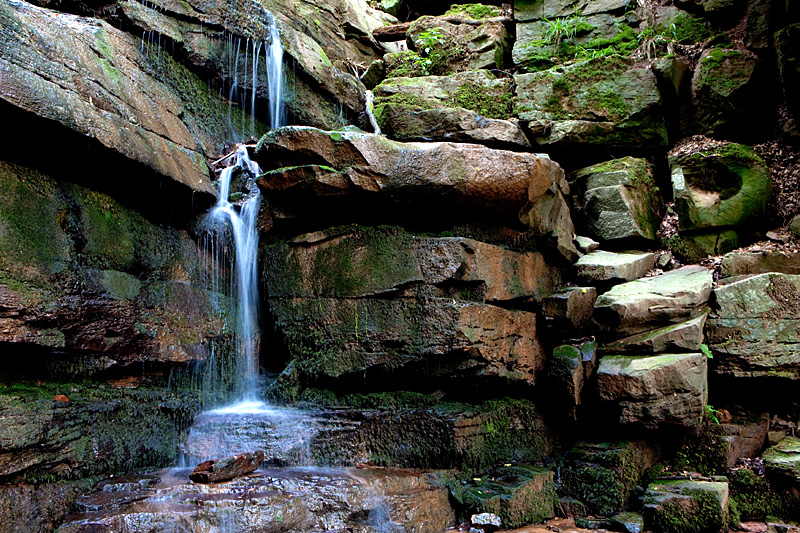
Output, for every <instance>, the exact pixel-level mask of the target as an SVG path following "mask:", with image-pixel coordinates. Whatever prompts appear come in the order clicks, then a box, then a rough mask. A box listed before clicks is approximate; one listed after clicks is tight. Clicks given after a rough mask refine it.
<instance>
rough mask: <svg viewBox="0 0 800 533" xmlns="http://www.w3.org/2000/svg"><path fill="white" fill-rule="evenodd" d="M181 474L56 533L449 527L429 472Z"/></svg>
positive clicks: (441, 492)
mask: <svg viewBox="0 0 800 533" xmlns="http://www.w3.org/2000/svg"><path fill="white" fill-rule="evenodd" d="M188 474H189V472H188V471H187V470H180V469H174V470H168V471H162V472H159V473H158V474H157V475H158V477H159V478H160V481H159V482H158V483H156V484H155V485H152V486H149V487H140V488H138V489H137V490H135V491H134V493H133V494H134V495H131V494H130V493H129V492H127V491H120V492H111V493H108V494H110V495H111V496H112V497H110V498H108V500H107V501H106V503H105V504H104V505H102V506H99V507H98V508H96V509H95V510H93V511H87V512H83V513H80V514H75V515H72V516H70V517H69V518H68V519H67V521H66V523H65V524H64V525H62V526H61V528H60V529H59V531H60V532H64V533H86V532H89V531H98V530H100V531H103V530H111V531H113V530H117V531H119V530H125V531H132V532H133V531H142V532H144V531H156V530H158V531H163V530H165V529H170V530H172V531H194V530H196V528H198V527H207V528H208V527H220V525H221V526H222V527H227V528H231V529H233V530H248V529H251V530H252V529H265V530H282V531H286V530H290V531H319V530H337V529H342V528H348V529H350V530H351V531H363V532H367V531H373V530H374V529H375V528H391V529H392V530H399V531H406V530H410V528H414V530H415V531H423V532H431V533H434V532H439V531H443V530H445V529H446V528H447V527H448V526H450V525H451V524H452V523H453V522H454V515H453V511H452V509H451V507H450V504H449V502H448V501H447V489H445V488H444V487H443V486H442V485H441V481H440V478H439V475H438V474H436V473H433V472H424V471H419V470H416V471H414V470H396V469H319V468H296V469H280V470H273V469H266V470H260V471H257V472H255V473H253V474H249V475H248V476H245V477H240V478H237V479H235V480H233V481H229V482H225V483H215V484H210V485H208V484H193V483H190V482H188ZM92 497H93V495H92V494H90V495H88V496H87V497H85V498H86V499H91V498H92ZM243 497H245V498H246V500H244V499H243ZM132 499H133V500H135V501H131V500H132ZM243 501H247V502H248V505H247V506H243V504H242V502H243ZM78 505H79V506H80V500H79V502H78Z"/></svg>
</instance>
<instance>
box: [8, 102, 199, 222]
mask: <svg viewBox="0 0 800 533" xmlns="http://www.w3.org/2000/svg"><path fill="white" fill-rule="evenodd" d="M0 116H2V117H3V122H4V123H5V124H6V125H7V127H9V129H10V128H11V127H12V125H13V128H14V133H13V135H7V136H6V138H5V139H4V140H3V141H2V143H0V160H2V161H10V162H12V163H17V164H19V165H23V166H26V167H30V168H35V169H37V170H40V171H42V172H44V173H46V174H49V175H51V176H53V177H54V178H56V179H58V180H61V181H70V182H73V183H76V184H78V185H81V186H84V187H86V188H89V189H92V190H94V191H98V192H101V193H104V194H107V195H108V196H111V197H112V198H114V199H115V200H117V201H118V202H120V203H121V204H123V205H125V206H126V207H129V208H131V209H134V210H136V211H138V212H140V213H141V214H142V215H144V216H145V217H147V218H149V219H150V220H151V221H153V222H154V223H156V224H167V225H169V226H172V227H175V228H178V229H187V228H189V227H191V224H192V221H193V220H194V218H195V217H196V215H198V214H200V213H203V212H205V211H206V210H208V208H209V207H210V206H211V205H213V203H214V202H215V199H214V197H213V196H211V195H209V194H206V193H200V192H194V191H192V190H191V189H190V188H189V187H187V186H185V185H182V184H180V183H178V182H176V181H175V180H173V179H171V178H168V177H165V176H162V175H161V174H159V173H157V172H155V171H153V170H152V169H150V168H148V167H147V166H145V165H143V164H141V163H138V162H136V161H132V160H131V159H128V158H127V157H124V156H123V155H121V154H120V153H118V152H116V151H114V150H112V149H110V148H106V147H105V146H103V145H102V144H101V143H100V142H99V141H98V140H96V139H93V138H91V137H87V136H84V135H81V134H79V133H77V132H75V131H73V130H71V129H69V128H67V127H66V126H63V125H61V124H59V123H57V122H55V121H52V120H48V119H44V118H42V117H39V116H37V115H34V114H33V113H29V112H27V111H23V110H21V109H19V108H17V107H15V106H12V105H10V104H8V103H6V102H0Z"/></svg>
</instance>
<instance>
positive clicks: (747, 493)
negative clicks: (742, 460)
mask: <svg viewBox="0 0 800 533" xmlns="http://www.w3.org/2000/svg"><path fill="white" fill-rule="evenodd" d="M729 480H730V489H731V501H732V502H735V503H736V507H737V509H738V511H739V513H740V515H741V518H742V520H767V517H778V518H781V519H783V520H794V521H797V520H800V501H799V500H797V498H795V497H794V496H793V495H792V494H791V491H790V490H789V489H788V488H785V487H784V488H781V487H774V486H772V485H771V484H770V483H769V482H768V481H767V480H766V479H764V478H761V477H759V476H757V475H756V474H755V472H753V471H752V470H750V469H747V468H742V469H737V470H734V471H732V472H731V473H730V474H729Z"/></svg>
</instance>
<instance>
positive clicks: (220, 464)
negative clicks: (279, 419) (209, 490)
mask: <svg viewBox="0 0 800 533" xmlns="http://www.w3.org/2000/svg"><path fill="white" fill-rule="evenodd" d="M263 460H264V452H262V451H261V450H258V451H257V452H255V453H243V454H240V455H234V456H233V457H225V458H223V459H211V460H209V461H204V462H202V463H200V464H199V465H197V467H195V469H194V472H192V474H191V475H190V476H189V479H191V480H192V481H194V482H195V483H216V482H219V481H226V480H228V479H233V478H235V477H239V476H243V475H245V474H249V473H250V472H252V471H254V470H255V469H256V468H258V465H260V464H261V461H263Z"/></svg>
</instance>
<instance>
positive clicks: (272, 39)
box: [265, 15, 285, 130]
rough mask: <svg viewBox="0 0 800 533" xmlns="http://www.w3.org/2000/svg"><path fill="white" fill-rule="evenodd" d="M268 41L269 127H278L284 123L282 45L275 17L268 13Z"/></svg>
mask: <svg viewBox="0 0 800 533" xmlns="http://www.w3.org/2000/svg"><path fill="white" fill-rule="evenodd" d="M268 20H269V43H268V44H267V53H266V58H265V59H266V66H267V85H268V90H269V127H270V129H273V130H274V129H275V128H280V127H281V126H283V125H284V124H285V119H284V111H283V45H281V36H280V34H279V33H278V26H277V25H276V24H275V18H274V17H273V16H272V15H269V17H268Z"/></svg>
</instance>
